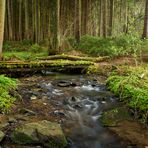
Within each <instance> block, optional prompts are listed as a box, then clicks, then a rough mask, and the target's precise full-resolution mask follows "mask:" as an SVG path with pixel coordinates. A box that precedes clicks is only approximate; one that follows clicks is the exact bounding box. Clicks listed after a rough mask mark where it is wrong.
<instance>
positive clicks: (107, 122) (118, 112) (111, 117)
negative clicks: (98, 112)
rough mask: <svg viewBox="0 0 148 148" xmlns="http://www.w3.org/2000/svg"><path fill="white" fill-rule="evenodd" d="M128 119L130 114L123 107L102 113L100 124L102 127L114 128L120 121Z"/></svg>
mask: <svg viewBox="0 0 148 148" xmlns="http://www.w3.org/2000/svg"><path fill="white" fill-rule="evenodd" d="M130 118H131V117H130V114H129V112H128V110H127V109H126V108H125V107H118V108H114V109H111V110H109V111H106V112H104V113H103V114H102V116H101V118H100V122H101V123H102V125H103V126H107V127H115V126H119V122H121V121H122V120H129V119H130Z"/></svg>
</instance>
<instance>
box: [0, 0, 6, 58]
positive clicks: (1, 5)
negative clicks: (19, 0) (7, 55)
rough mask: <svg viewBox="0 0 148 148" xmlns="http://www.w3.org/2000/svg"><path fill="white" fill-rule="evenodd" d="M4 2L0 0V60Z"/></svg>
mask: <svg viewBox="0 0 148 148" xmlns="http://www.w3.org/2000/svg"><path fill="white" fill-rule="evenodd" d="M5 4H6V0H0V60H2V45H3V38H4V37H3V36H4V21H5Z"/></svg>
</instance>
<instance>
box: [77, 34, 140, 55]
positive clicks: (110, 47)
mask: <svg viewBox="0 0 148 148" xmlns="http://www.w3.org/2000/svg"><path fill="white" fill-rule="evenodd" d="M142 43H143V41H142V40H140V39H139V38H137V37H134V36H130V35H122V36H120V37H118V38H111V37H108V38H99V37H92V36H83V37H82V38H81V41H80V43H79V45H77V49H78V50H81V51H83V52H84V53H87V54H91V55H94V56H111V57H114V56H124V55H132V54H136V55H137V54H139V53H140V51H141V48H142Z"/></svg>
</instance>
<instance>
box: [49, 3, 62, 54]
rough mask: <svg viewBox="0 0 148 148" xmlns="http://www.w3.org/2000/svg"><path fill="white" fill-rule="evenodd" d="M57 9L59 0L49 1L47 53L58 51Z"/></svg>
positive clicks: (58, 8)
mask: <svg viewBox="0 0 148 148" xmlns="http://www.w3.org/2000/svg"><path fill="white" fill-rule="evenodd" d="M59 10H60V0H51V1H50V37H49V54H50V55H51V54H56V53H57V52H58V51H59V48H60V47H59V44H60V43H59Z"/></svg>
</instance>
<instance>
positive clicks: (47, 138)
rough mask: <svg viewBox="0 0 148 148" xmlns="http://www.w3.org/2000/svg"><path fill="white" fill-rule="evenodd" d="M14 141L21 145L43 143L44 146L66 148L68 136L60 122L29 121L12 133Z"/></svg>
mask: <svg viewBox="0 0 148 148" xmlns="http://www.w3.org/2000/svg"><path fill="white" fill-rule="evenodd" d="M11 139H12V141H13V142H15V143H17V144H21V145H26V144H42V145H43V146H44V147H54V148H64V147H66V145H67V141H66V138H65V136H64V134H63V131H62V129H61V127H60V125H59V124H57V123H53V122H49V121H46V120H44V121H39V122H34V123H27V124H25V125H22V126H20V127H18V128H16V129H15V130H14V131H13V133H12V134H11Z"/></svg>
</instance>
